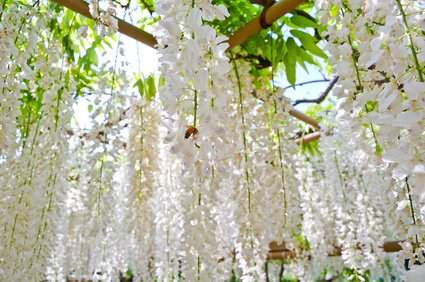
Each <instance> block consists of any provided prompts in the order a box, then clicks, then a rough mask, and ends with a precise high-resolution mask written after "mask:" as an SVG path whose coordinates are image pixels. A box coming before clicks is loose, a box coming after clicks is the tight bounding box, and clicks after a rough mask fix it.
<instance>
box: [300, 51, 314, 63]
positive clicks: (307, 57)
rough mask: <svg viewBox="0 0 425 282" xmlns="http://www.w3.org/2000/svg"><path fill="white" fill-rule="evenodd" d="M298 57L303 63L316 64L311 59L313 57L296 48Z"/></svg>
mask: <svg viewBox="0 0 425 282" xmlns="http://www.w3.org/2000/svg"><path fill="white" fill-rule="evenodd" d="M298 56H299V57H300V58H302V60H303V61H304V62H307V63H309V64H312V65H317V62H316V61H315V60H314V59H313V57H312V56H311V55H310V54H309V53H307V52H306V51H305V50H304V49H302V48H298Z"/></svg>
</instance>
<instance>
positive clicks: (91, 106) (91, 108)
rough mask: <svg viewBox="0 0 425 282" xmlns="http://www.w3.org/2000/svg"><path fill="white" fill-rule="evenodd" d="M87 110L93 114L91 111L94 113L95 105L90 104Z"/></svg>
mask: <svg viewBox="0 0 425 282" xmlns="http://www.w3.org/2000/svg"><path fill="white" fill-rule="evenodd" d="M87 110H88V111H89V113H91V111H93V105H92V104H89V105H88V106H87Z"/></svg>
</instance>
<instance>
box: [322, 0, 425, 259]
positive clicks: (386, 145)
mask: <svg viewBox="0 0 425 282" xmlns="http://www.w3.org/2000/svg"><path fill="white" fill-rule="evenodd" d="M423 5H424V1H410V0H392V1H380V0H375V1H367V2H364V1H317V2H316V6H317V8H318V9H319V14H320V16H321V22H322V23H323V24H324V25H326V26H327V31H326V33H325V34H324V35H325V36H326V39H327V41H328V43H327V45H326V49H327V50H328V51H329V54H330V55H331V56H330V62H331V63H332V64H333V65H334V66H335V73H337V74H338V75H339V76H340V80H339V82H338V83H339V85H338V87H337V88H336V89H335V91H334V94H335V95H336V96H337V97H338V98H339V101H340V107H339V109H340V117H341V118H342V119H345V120H346V121H347V124H349V125H350V127H351V128H349V131H347V132H350V133H351V134H352V137H353V138H354V139H357V140H359V141H360V142H359V144H362V143H363V145H362V149H363V150H365V152H367V153H368V154H370V155H373V154H376V155H377V156H378V157H379V158H380V160H381V164H382V166H383V168H384V169H385V170H386V171H387V172H388V174H389V175H391V176H392V177H393V178H394V179H395V180H396V181H397V184H396V185H395V188H394V189H395V190H396V191H397V198H398V200H399V209H398V210H399V211H400V212H402V213H405V214H404V215H401V216H400V217H401V218H402V221H401V223H402V226H401V227H402V228H404V229H405V232H404V237H405V239H406V240H407V241H406V242H405V243H403V248H404V251H403V252H402V253H401V255H400V257H401V258H410V261H409V264H410V265H412V264H413V263H415V261H418V262H420V263H424V262H425V259H424V257H423V255H422V252H423V251H424V248H423V242H424V241H423V234H424V229H423V222H424V215H425V208H424V207H425V206H424V201H425V191H424V190H423V189H424V185H423V182H424V180H425V139H424V138H423V134H424V127H425V99H424V97H425V80H424V77H425V74H424V67H423V66H424V65H425V39H424V37H423V32H424V31H425V26H424V19H425V14H424V9H423ZM397 187H398V188H397ZM400 239H403V238H400Z"/></svg>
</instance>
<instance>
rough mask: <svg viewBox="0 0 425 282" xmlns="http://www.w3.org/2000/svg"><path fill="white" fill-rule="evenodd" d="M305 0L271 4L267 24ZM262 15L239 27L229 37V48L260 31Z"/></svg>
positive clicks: (290, 0)
mask: <svg viewBox="0 0 425 282" xmlns="http://www.w3.org/2000/svg"><path fill="white" fill-rule="evenodd" d="M304 2H305V0H282V1H279V2H277V3H275V4H274V5H272V6H270V7H269V8H268V9H267V10H266V11H265V17H264V20H265V22H266V23H267V24H272V23H274V22H275V21H276V20H278V19H279V18H281V17H282V16H283V15H285V14H286V13H288V12H290V11H292V10H294V9H295V8H297V7H298V6H299V5H301V4H302V3H304ZM260 17H261V15H258V16H256V17H255V18H254V19H252V20H251V21H250V22H248V23H247V24H245V25H244V26H243V27H241V28H240V29H238V30H237V31H236V32H235V33H233V35H231V36H230V38H229V41H228V42H229V48H228V49H227V50H228V51H229V50H232V49H233V48H234V47H236V46H238V45H239V44H242V43H243V42H245V41H246V40H247V39H248V38H250V37H251V36H253V35H254V34H256V33H258V32H259V31H260V30H262V29H263V27H262V26H261V22H260V21H261V20H260Z"/></svg>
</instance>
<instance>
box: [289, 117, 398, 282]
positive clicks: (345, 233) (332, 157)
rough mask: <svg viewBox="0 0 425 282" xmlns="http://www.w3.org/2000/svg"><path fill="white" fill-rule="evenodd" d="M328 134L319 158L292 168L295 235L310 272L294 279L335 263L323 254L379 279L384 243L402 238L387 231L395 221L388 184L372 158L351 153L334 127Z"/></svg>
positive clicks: (314, 274) (339, 129)
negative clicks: (297, 216)
mask: <svg viewBox="0 0 425 282" xmlns="http://www.w3.org/2000/svg"><path fill="white" fill-rule="evenodd" d="M333 123H335V121H333ZM322 127H323V125H322ZM325 131H326V130H325V129H323V132H325ZM332 132H333V134H332V135H330V136H326V134H323V137H322V138H321V139H320V142H319V145H320V151H321V155H320V157H314V156H313V157H310V158H309V160H306V159H305V157H302V156H300V160H299V164H298V170H297V177H298V178H299V181H300V182H301V185H300V193H301V201H300V202H301V207H302V210H303V218H302V232H301V234H302V235H303V236H304V238H305V239H306V240H307V241H308V246H309V247H308V250H307V251H306V252H305V253H304V254H303V255H304V256H305V257H309V256H311V259H312V262H311V265H310V264H307V267H310V268H312V269H311V270H309V271H304V272H305V273H302V272H300V273H298V277H299V276H301V275H302V276H304V277H306V276H307V274H308V275H310V276H307V277H310V278H307V279H306V280H313V279H317V277H318V276H319V273H320V272H322V271H323V270H324V269H330V267H331V266H332V265H334V263H335V261H334V260H333V261H330V260H329V258H328V257H327V255H332V254H335V253H339V252H341V260H342V263H343V265H344V267H347V268H349V269H351V270H353V271H357V272H358V273H360V274H364V273H365V272H366V271H368V272H370V273H369V275H371V277H384V275H385V274H386V273H384V269H385V267H383V266H384V265H385V259H386V256H385V254H384V252H383V250H382V246H383V244H384V241H385V240H391V239H395V238H398V237H399V236H400V235H401V234H402V232H401V231H400V230H399V232H396V230H394V229H393V227H394V225H395V222H396V220H395V219H394V216H393V213H392V212H390V211H393V210H394V209H395V206H396V205H395V200H394V198H393V195H392V193H391V191H392V190H391V189H392V184H391V181H389V180H388V179H385V177H384V176H383V175H380V171H379V170H378V169H377V168H376V164H377V160H376V157H375V156H372V157H371V156H369V155H367V154H366V153H364V151H362V150H361V149H353V148H355V146H356V145H355V144H353V143H352V141H350V139H349V138H348V136H346V135H344V134H345V132H346V128H345V127H344V126H341V125H338V126H337V127H335V128H333V130H332ZM332 268H333V267H332ZM298 271H300V270H298ZM339 271H341V270H339ZM329 273H334V274H337V273H338V271H335V269H333V271H329Z"/></svg>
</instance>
